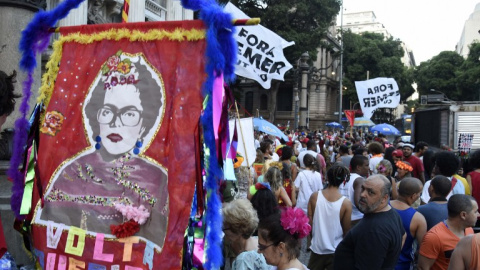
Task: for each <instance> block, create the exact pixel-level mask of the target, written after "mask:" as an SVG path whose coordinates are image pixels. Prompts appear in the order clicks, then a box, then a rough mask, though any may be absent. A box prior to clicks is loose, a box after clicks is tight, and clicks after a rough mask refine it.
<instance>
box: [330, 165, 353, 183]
mask: <svg viewBox="0 0 480 270" xmlns="http://www.w3.org/2000/svg"><path fill="white" fill-rule="evenodd" d="M349 178H350V171H349V170H348V168H347V167H345V166H344V165H343V164H341V163H335V164H333V166H332V167H331V168H330V169H328V171H327V180H328V185H332V186H334V187H339V186H340V185H341V184H342V183H343V182H344V181H347V180H348V179H349Z"/></svg>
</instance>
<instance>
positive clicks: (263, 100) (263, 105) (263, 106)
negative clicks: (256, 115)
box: [260, 94, 268, 110]
mask: <svg viewBox="0 0 480 270" xmlns="http://www.w3.org/2000/svg"><path fill="white" fill-rule="evenodd" d="M260 110H268V96H267V94H262V95H261V96H260Z"/></svg>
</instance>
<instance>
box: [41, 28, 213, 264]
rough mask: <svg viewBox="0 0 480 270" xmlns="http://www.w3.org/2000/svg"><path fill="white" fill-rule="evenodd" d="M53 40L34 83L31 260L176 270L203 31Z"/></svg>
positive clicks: (198, 100)
mask: <svg viewBox="0 0 480 270" xmlns="http://www.w3.org/2000/svg"><path fill="white" fill-rule="evenodd" d="M60 32H61V35H62V36H61V37H60V39H59V40H58V41H57V43H56V45H55V50H54V52H53V55H52V59H51V61H50V62H49V66H50V70H49V71H48V72H49V74H48V76H50V77H49V78H50V79H47V82H46V84H44V85H43V86H42V88H44V92H43V93H44V94H45V100H46V102H47V103H48V104H46V105H47V107H46V110H45V114H44V117H43V118H42V119H43V120H42V123H41V128H40V138H39V151H38V152H39V154H38V161H37V166H38V168H39V170H38V171H39V173H38V174H37V175H36V181H40V184H41V186H42V188H43V201H42V203H40V198H39V196H38V195H36V197H34V203H33V204H34V205H33V207H34V209H35V212H34V216H33V219H32V235H33V246H34V248H35V249H34V254H35V256H36V257H37V259H39V262H40V264H41V266H42V267H43V268H44V269H119V270H121V269H150V270H151V269H180V268H181V254H182V246H183V239H184V233H185V229H186V227H187V225H188V219H189V214H190V209H191V203H192V198H193V193H194V190H195V181H196V179H198V178H199V177H200V175H199V171H198V169H197V166H196V163H197V162H199V161H198V160H196V156H198V155H197V152H198V149H197V147H196V145H198V143H197V142H198V128H197V125H198V121H199V117H200V112H201V110H202V96H201V87H202V83H203V81H204V79H205V71H204V64H205V62H204V61H205V60H204V51H205V45H206V44H205V39H204V27H203V24H202V22H200V21H181V22H163V23H158V22H155V23H132V24H115V25H113V24H112V25H91V26H90V25H89V26H79V27H68V28H61V30H60ZM56 69H58V71H57V70H56ZM49 87H50V88H51V90H50V91H49ZM34 194H39V192H38V191H34ZM132 234H133V235H132ZM129 235H132V236H130V237H128V236H129ZM75 267H78V268H75Z"/></svg>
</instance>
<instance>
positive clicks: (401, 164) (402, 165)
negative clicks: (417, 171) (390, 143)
mask: <svg viewBox="0 0 480 270" xmlns="http://www.w3.org/2000/svg"><path fill="white" fill-rule="evenodd" d="M395 166H397V169H401V170H405V171H409V172H411V171H413V167H412V166H410V165H408V164H407V163H405V162H403V161H397V163H395Z"/></svg>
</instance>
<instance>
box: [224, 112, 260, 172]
mask: <svg viewBox="0 0 480 270" xmlns="http://www.w3.org/2000/svg"><path fill="white" fill-rule="evenodd" d="M234 124H235V120H230V121H229V128H230V129H229V130H230V132H229V133H230V140H232V137H233V127H234ZM240 125H241V126H242V127H241V128H242V129H241V130H240ZM253 132H254V131H253V118H252V117H249V118H242V119H240V121H238V119H237V136H238V144H237V152H238V153H239V154H240V155H242V157H243V158H244V159H243V163H242V166H248V167H250V166H251V165H252V164H253V162H254V161H255V158H256V157H257V150H256V149H255V138H254V137H253ZM245 148H247V149H245ZM247 160H248V164H247Z"/></svg>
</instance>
